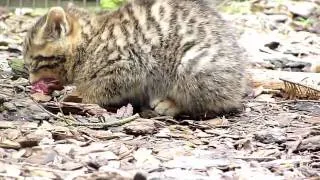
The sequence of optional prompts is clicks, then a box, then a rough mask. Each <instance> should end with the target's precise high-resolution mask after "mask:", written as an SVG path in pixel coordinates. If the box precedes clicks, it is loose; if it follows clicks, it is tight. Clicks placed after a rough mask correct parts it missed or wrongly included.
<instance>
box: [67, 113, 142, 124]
mask: <svg viewBox="0 0 320 180" xmlns="http://www.w3.org/2000/svg"><path fill="white" fill-rule="evenodd" d="M138 117H140V116H139V114H138V113H137V114H135V115H133V116H130V117H127V118H123V119H120V120H117V121H115V120H114V119H112V120H113V121H114V122H103V123H71V125H73V126H94V127H96V126H103V127H111V126H121V125H124V124H126V123H128V122H131V121H133V120H136V119H137V118H138ZM107 121H108V118H107Z"/></svg>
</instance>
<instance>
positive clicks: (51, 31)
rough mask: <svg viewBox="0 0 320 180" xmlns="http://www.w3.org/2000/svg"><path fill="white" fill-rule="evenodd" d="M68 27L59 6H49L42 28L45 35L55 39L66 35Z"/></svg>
mask: <svg viewBox="0 0 320 180" xmlns="http://www.w3.org/2000/svg"><path fill="white" fill-rule="evenodd" d="M69 29H70V27H69V23H68V21H67V15H66V13H65V11H64V10H63V9H62V8H61V7H52V8H50V9H49V12H48V14H47V19H46V23H45V28H44V35H45V37H46V38H47V39H54V40H56V39H59V38H62V37H64V36H66V35H67V33H68V32H69Z"/></svg>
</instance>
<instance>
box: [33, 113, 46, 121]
mask: <svg viewBox="0 0 320 180" xmlns="http://www.w3.org/2000/svg"><path fill="white" fill-rule="evenodd" d="M32 118H33V119H34V120H48V119H49V118H50V116H49V114H48V113H36V114H33V115H32Z"/></svg>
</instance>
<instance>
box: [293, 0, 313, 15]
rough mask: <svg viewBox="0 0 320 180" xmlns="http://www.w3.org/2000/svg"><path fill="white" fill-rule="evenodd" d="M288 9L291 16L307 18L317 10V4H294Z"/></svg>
mask: <svg viewBox="0 0 320 180" xmlns="http://www.w3.org/2000/svg"><path fill="white" fill-rule="evenodd" d="M288 9H289V11H290V12H292V13H293V14H296V15H299V16H302V17H305V18H307V17H309V16H310V15H311V13H312V12H314V11H315V10H316V9H317V4H315V3H312V2H295V3H292V4H289V5H288Z"/></svg>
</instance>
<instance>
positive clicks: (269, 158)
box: [234, 156, 277, 162]
mask: <svg viewBox="0 0 320 180" xmlns="http://www.w3.org/2000/svg"><path fill="white" fill-rule="evenodd" d="M234 158H235V159H242V160H255V161H259V162H261V161H273V160H276V159H277V158H275V157H252V156H251V157H234Z"/></svg>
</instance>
